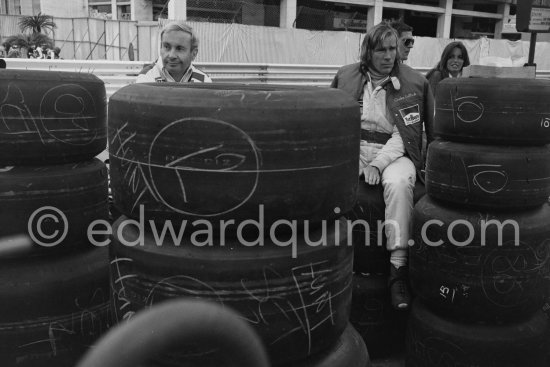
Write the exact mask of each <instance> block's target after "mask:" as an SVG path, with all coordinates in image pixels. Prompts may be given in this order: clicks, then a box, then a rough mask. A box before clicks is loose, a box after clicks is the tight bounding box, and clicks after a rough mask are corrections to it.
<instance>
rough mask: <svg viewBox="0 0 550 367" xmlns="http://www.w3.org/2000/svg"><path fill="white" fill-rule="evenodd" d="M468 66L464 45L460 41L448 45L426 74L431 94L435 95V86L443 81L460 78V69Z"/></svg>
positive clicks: (468, 60) (468, 58)
mask: <svg viewBox="0 0 550 367" xmlns="http://www.w3.org/2000/svg"><path fill="white" fill-rule="evenodd" d="M468 65H470V57H469V56H468V51H467V50H466V47H465V46H464V44H463V43H462V42H460V41H455V42H451V43H449V44H448V45H447V46H446V47H445V49H444V50H443V53H442V54H441V60H439V62H438V63H437V65H436V66H435V67H434V68H433V69H432V70H430V71H429V72H428V73H427V74H426V79H428V81H429V82H430V86H431V88H432V92H434V94H435V90H436V88H437V84H438V83H439V82H440V81H442V80H443V79H445V78H458V77H460V76H461V75H462V69H463V68H464V67H465V66H468Z"/></svg>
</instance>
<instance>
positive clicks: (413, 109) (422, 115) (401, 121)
mask: <svg viewBox="0 0 550 367" xmlns="http://www.w3.org/2000/svg"><path fill="white" fill-rule="evenodd" d="M391 76H395V77H397V79H399V83H400V85H401V88H400V89H399V90H396V89H395V88H394V86H393V85H392V83H388V84H386V86H385V87H384V88H386V106H387V108H388V111H389V112H390V116H388V118H390V119H392V121H393V122H394V123H395V125H396V126H397V129H398V131H399V134H400V135H401V138H402V139H403V144H405V151H406V155H407V156H408V157H409V158H410V159H411V161H412V162H413V163H414V165H415V167H416V171H417V174H418V176H419V177H420V178H421V179H422V180H423V175H421V171H422V170H423V169H424V163H425V162H424V159H423V156H422V131H423V129H422V126H423V125H424V128H425V131H426V138H427V143H428V144H429V143H431V141H432V140H433V114H434V99H433V95H432V91H431V89H430V85H429V83H428V80H426V78H425V77H424V76H423V75H422V74H420V73H419V72H417V71H415V70H414V69H412V68H411V67H410V66H407V65H404V64H399V65H398V66H397V67H396V68H394V70H393V71H392V72H391ZM367 82H368V76H367V75H366V74H363V72H362V71H361V68H360V64H359V63H356V64H351V65H346V66H343V67H341V68H340V69H339V70H338V72H337V73H336V76H335V77H334V79H333V81H332V84H331V87H332V88H338V89H341V90H343V91H345V92H347V93H349V94H350V95H351V96H353V98H355V99H356V100H358V99H359V98H360V97H361V96H362V93H363V88H364V86H365V84H366V83H367ZM417 114H418V115H417Z"/></svg>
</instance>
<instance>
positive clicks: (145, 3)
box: [130, 0, 153, 20]
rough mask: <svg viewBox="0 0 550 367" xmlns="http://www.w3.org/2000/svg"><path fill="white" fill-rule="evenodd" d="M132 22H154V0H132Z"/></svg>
mask: <svg viewBox="0 0 550 367" xmlns="http://www.w3.org/2000/svg"><path fill="white" fill-rule="evenodd" d="M130 7H131V9H132V10H131V12H132V20H153V1H152V0H131V3H130Z"/></svg>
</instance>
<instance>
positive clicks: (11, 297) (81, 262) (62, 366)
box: [0, 248, 111, 367]
mask: <svg viewBox="0 0 550 367" xmlns="http://www.w3.org/2000/svg"><path fill="white" fill-rule="evenodd" d="M108 261H109V257H108V251H107V249H106V248H94V249H91V250H88V251H84V252H79V253H76V254H68V255H63V256H56V257H48V258H32V259H2V266H1V267H0V279H1V281H0V362H1V365H2V366H6V367H15V366H17V367H20V366H21V367H73V366H74V365H75V363H76V361H77V360H78V359H79V358H80V357H81V356H82V355H83V354H84V352H85V351H86V349H87V348H88V347H90V346H91V345H92V344H93V343H94V342H95V340H96V339H97V338H98V337H99V336H100V335H101V334H102V333H104V332H105V331H106V330H107V329H108V328H109V325H110V322H111V321H110V307H109V263H108Z"/></svg>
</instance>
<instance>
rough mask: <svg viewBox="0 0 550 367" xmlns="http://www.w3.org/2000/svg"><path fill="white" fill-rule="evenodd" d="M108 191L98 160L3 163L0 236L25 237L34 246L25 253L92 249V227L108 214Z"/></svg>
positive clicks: (105, 171) (37, 254)
mask: <svg viewBox="0 0 550 367" xmlns="http://www.w3.org/2000/svg"><path fill="white" fill-rule="evenodd" d="M107 192H108V189H107V170H106V168H105V164H104V163H102V162H100V161H99V160H98V159H93V160H89V161H85V162H80V163H67V164H60V165H55V166H53V165H49V166H9V167H2V168H0V208H1V209H0V237H6V236H12V235H21V234H23V235H28V236H29V237H30V238H31V239H32V240H33V243H34V245H33V246H32V247H31V248H30V249H29V251H27V252H26V255H27V256H43V255H46V254H52V253H60V252H69V251H75V250H79V249H85V248H90V247H91V246H92V244H91V242H90V238H89V236H88V235H89V233H88V229H89V228H90V225H91V224H92V223H93V222H94V221H96V220H106V219H107V218H108V203H107ZM101 228H104V227H101ZM94 240H97V241H101V242H102V241H103V240H102V239H101V238H100V237H94ZM0 250H1V249H0ZM18 256H19V255H18Z"/></svg>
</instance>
